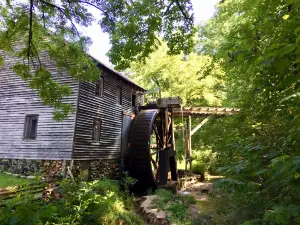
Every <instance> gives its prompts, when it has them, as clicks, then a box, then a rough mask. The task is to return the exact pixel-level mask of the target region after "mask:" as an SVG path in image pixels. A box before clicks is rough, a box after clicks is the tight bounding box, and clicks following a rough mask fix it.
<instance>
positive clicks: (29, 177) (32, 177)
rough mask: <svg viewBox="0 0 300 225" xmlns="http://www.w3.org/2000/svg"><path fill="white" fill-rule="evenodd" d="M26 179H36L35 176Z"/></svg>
mask: <svg viewBox="0 0 300 225" xmlns="http://www.w3.org/2000/svg"><path fill="white" fill-rule="evenodd" d="M26 178H27V179H34V178H35V176H32V175H30V176H27V177H26Z"/></svg>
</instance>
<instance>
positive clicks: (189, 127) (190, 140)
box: [188, 115, 192, 174]
mask: <svg viewBox="0 0 300 225" xmlns="http://www.w3.org/2000/svg"><path fill="white" fill-rule="evenodd" d="M188 124H189V125H188V129H189V130H188V140H189V163H190V174H192V131H191V129H192V118H191V115H189V117H188Z"/></svg>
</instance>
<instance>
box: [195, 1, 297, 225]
mask: <svg viewBox="0 0 300 225" xmlns="http://www.w3.org/2000/svg"><path fill="white" fill-rule="evenodd" d="M299 3H300V2H299V1H298V0H287V1H277V0H271V1H266V0H254V1H245V0H232V1H224V3H221V4H220V5H219V6H218V13H217V14H216V16H215V17H214V18H213V19H212V20H211V21H209V22H208V23H207V24H206V25H205V26H204V27H202V28H201V33H200V37H201V40H200V41H199V45H201V53H202V54H203V53H204V54H209V55H211V56H212V57H213V58H214V59H215V61H218V62H222V64H221V66H222V69H223V70H224V72H225V76H224V77H225V80H226V90H227V92H226V93H227V95H226V97H227V101H225V102H223V104H227V105H230V106H234V107H238V108H241V112H243V115H242V114H241V115H238V116H236V117H232V118H224V119H222V121H218V123H219V124H211V125H210V127H209V129H204V130H202V135H201V140H202V142H204V143H206V144H210V145H212V148H213V150H214V151H216V152H217V154H218V156H219V164H220V165H222V166H223V168H224V169H223V170H222V171H221V172H222V174H224V175H226V178H227V179H232V180H234V181H237V182H238V183H239V182H240V183H241V184H240V185H236V184H235V185H234V182H228V180H225V181H226V182H227V184H226V182H223V184H224V186H225V187H228V189H226V188H225V189H222V192H220V193H219V195H218V196H217V198H219V199H218V200H217V201H221V202H222V200H224V199H225V200H227V201H225V200H224V202H222V204H224V205H223V206H220V207H218V209H219V208H221V209H223V211H222V213H220V214H219V215H218V216H220V217H221V219H220V221H221V222H219V224H243V222H244V224H249V223H250V224H274V225H275V224H298V223H300V221H299V219H298V217H299V216H297V213H298V209H297V208H298V207H299V205H298V202H300V198H299V171H300V160H299V154H300V153H299V147H298V146H299V143H300V139H299V131H298V130H299V124H300V121H299V114H300V104H299V93H300V85H299V70H300V64H299V58H300V57H299V55H300V48H299V43H300V42H299V41H300V40H299V32H300V28H299V22H298V16H299V15H298V14H299V9H300V4H299ZM244 51H245V52H244ZM246 51H248V53H246ZM250 183H255V184H258V185H257V186H258V187H259V188H258V189H251V188H250V187H249V186H247V185H244V186H243V184H250ZM220 196H221V197H220ZM228 200H229V201H230V202H231V207H228V208H226V209H224V207H225V205H226V207H227V202H228ZM224 215H226V216H224Z"/></svg>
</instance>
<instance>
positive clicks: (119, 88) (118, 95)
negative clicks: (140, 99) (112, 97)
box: [116, 86, 122, 105]
mask: <svg viewBox="0 0 300 225" xmlns="http://www.w3.org/2000/svg"><path fill="white" fill-rule="evenodd" d="M116 96H117V104H118V105H122V88H121V87H119V86H118V87H117V95H116Z"/></svg>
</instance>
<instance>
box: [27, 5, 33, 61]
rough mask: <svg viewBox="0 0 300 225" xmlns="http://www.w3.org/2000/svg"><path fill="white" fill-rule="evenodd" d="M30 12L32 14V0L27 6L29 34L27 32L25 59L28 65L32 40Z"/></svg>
mask: <svg viewBox="0 0 300 225" xmlns="http://www.w3.org/2000/svg"><path fill="white" fill-rule="evenodd" d="M32 14H33V0H30V6H29V34H28V48H27V60H28V65H29V58H30V50H31V49H30V48H31V40H32Z"/></svg>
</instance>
